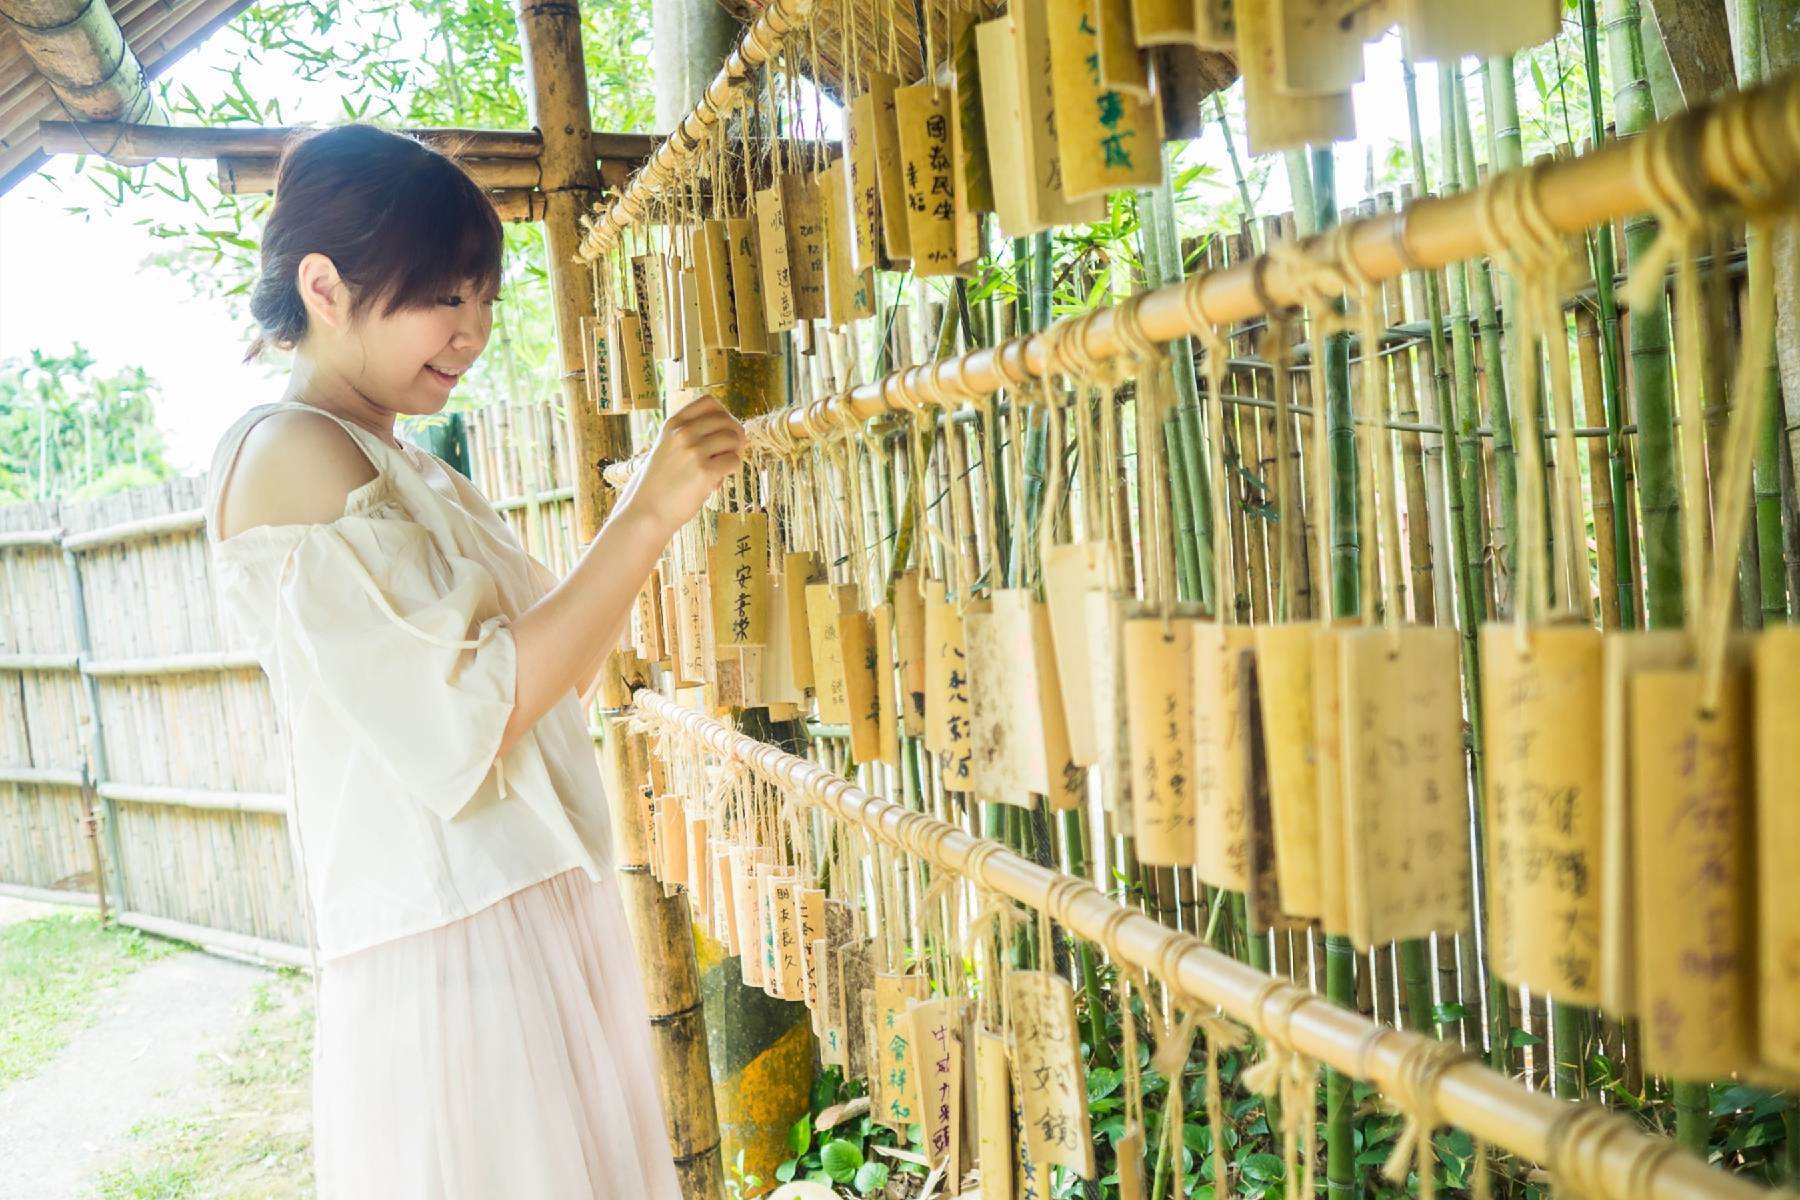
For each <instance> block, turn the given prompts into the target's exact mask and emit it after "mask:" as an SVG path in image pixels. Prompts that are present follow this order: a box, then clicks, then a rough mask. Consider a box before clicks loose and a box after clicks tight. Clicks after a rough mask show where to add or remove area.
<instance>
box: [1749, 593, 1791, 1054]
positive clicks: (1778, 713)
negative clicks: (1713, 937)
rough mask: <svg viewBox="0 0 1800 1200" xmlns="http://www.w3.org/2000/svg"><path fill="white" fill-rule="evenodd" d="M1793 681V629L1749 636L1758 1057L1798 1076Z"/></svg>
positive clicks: (1787, 628)
mask: <svg viewBox="0 0 1800 1200" xmlns="http://www.w3.org/2000/svg"><path fill="white" fill-rule="evenodd" d="M1795 679H1800V629H1797V628H1795V627H1793V626H1784V627H1782V628H1779V629H1774V628H1771V629H1767V630H1764V631H1763V633H1762V635H1761V636H1760V637H1758V638H1757V639H1756V702H1755V704H1754V705H1753V706H1752V710H1753V711H1754V712H1755V714H1756V853H1757V858H1756V881H1757V907H1756V913H1757V917H1756V920H1757V940H1758V943H1759V951H1758V957H1757V982H1758V985H1759V988H1760V991H1761V996H1762V1003H1761V1004H1760V1005H1759V1011H1760V1013H1761V1014H1762V1016H1761V1029H1760V1031H1759V1036H1758V1041H1759V1043H1760V1045H1761V1047H1762V1060H1763V1061H1764V1062H1766V1063H1768V1064H1769V1065H1770V1066H1773V1067H1777V1068H1780V1069H1782V1070H1785V1071H1800V805H1796V804H1795V803H1794V785H1795V781H1796V780H1800V728H1796V717H1797V716H1800V714H1797V713H1796V710H1795V708H1794V705H1793V704H1792V702H1791V692H1790V690H1789V689H1791V688H1792V687H1793V681H1794V680H1795Z"/></svg>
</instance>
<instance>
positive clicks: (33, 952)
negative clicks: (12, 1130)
mask: <svg viewBox="0 0 1800 1200" xmlns="http://www.w3.org/2000/svg"><path fill="white" fill-rule="evenodd" d="M184 949H185V947H183V946H181V945H179V944H176V943H170V942H165V941H162V940H160V939H158V938H153V937H147V936H145V935H144V934H142V933H139V932H138V931H137V930H135V929H128V928H125V927H123V926H117V925H115V926H113V927H111V928H102V927H101V925H100V919H99V917H98V915H97V914H94V913H56V914H53V915H51V916H47V917H40V918H37V919H35V920H30V921H19V922H16V923H14V924H11V925H7V926H4V927H0V1012H3V1013H5V1014H6V1020H5V1021H4V1022H0V1088H4V1087H7V1086H8V1085H10V1084H12V1083H15V1082H17V1081H18V1080H20V1079H23V1078H25V1077H26V1076H27V1075H31V1074H33V1073H35V1072H36V1071H38V1070H40V1069H41V1068H42V1067H43V1066H44V1065H45V1064H46V1063H48V1062H49V1061H50V1060H51V1059H53V1058H55V1057H56V1055H57V1053H58V1052H59V1051H60V1050H61V1049H62V1048H63V1047H64V1046H65V1045H67V1044H68V1042H69V1039H70V1038H71V1037H73V1036H74V1035H75V1034H76V1033H77V1032H79V1031H80V1030H82V1029H85V1028H87V1027H88V1026H89V1025H92V1024H93V1023H94V1021H95V1019H96V1017H97V1015H98V1012H99V1006H98V1005H97V1004H96V1003H95V998H96V996H97V995H99V994H100V993H101V992H102V991H103V990H104V989H106V988H109V987H112V986H114V985H116V984H118V983H119V982H121V981H122V980H124V979H125V978H126V977H127V976H129V975H130V974H131V973H132V972H134V971H136V970H137V969H138V968H139V967H141V966H143V965H144V964H145V963H148V962H154V961H155V960H156V959H159V958H165V957H167V956H168V955H171V954H179V953H182V952H183V950H184Z"/></svg>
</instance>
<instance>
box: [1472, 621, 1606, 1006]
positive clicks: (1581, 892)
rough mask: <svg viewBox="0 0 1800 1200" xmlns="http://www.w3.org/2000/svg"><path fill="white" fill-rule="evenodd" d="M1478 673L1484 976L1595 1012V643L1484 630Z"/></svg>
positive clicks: (1587, 636)
mask: <svg viewBox="0 0 1800 1200" xmlns="http://www.w3.org/2000/svg"><path fill="white" fill-rule="evenodd" d="M1521 639H1524V640H1523V642H1522V641H1521ZM1481 663H1482V671H1481V689H1482V705H1481V708H1482V718H1483V722H1484V724H1485V726H1486V730H1485V735H1484V737H1483V739H1482V744H1483V745H1484V746H1485V747H1486V751H1487V796H1486V803H1485V804H1484V805H1483V810H1484V818H1485V825H1486V832H1487V841H1486V846H1487V884H1488V887H1487V902H1488V958H1489V962H1490V969H1491V970H1493V971H1495V972H1496V973H1498V974H1499V976H1500V977H1501V978H1502V979H1504V980H1506V981H1507V982H1509V983H1513V984H1523V985H1524V986H1526V987H1529V988H1530V989H1531V990H1532V992H1533V993H1534V994H1544V993H1548V994H1550V995H1553V996H1555V997H1556V998H1557V999H1558V1000H1560V1001H1563V1002H1564V1003H1568V1004H1579V1005H1591V1004H1595V1003H1598V1001H1599V999H1600V882H1599V874H1600V830H1601V825H1600V808H1601V775H1602V765H1603V761H1604V756H1603V754H1602V752H1601V746H1602V744H1603V739H1602V729H1603V727H1604V720H1603V711H1602V705H1601V694H1602V692H1603V690H1604V689H1603V688H1602V686H1601V679H1602V676H1603V671H1602V663H1601V636H1600V631H1599V630H1597V629H1591V628H1588V627H1585V626H1582V627H1571V628H1539V629H1531V630H1528V631H1525V632H1524V633H1521V631H1520V630H1519V629H1518V628H1517V627H1516V626H1513V625H1498V624H1496V625H1490V626H1488V627H1487V628H1486V629H1484V630H1483V631H1482V635H1481Z"/></svg>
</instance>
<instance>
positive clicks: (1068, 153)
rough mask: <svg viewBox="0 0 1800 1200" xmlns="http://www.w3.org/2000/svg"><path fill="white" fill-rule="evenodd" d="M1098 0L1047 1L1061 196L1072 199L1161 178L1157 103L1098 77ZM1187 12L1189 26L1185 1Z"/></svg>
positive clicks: (1147, 184) (1188, 6)
mask: <svg viewBox="0 0 1800 1200" xmlns="http://www.w3.org/2000/svg"><path fill="white" fill-rule="evenodd" d="M1095 3H1096V0H1048V9H1049V30H1050V62H1051V80H1052V85H1053V86H1052V90H1053V94H1054V95H1055V98H1056V146H1057V157H1058V159H1059V160H1060V161H1061V163H1062V194H1063V198H1064V199H1066V200H1069V201H1070V202H1075V201H1080V200H1085V199H1087V198H1088V197H1090V196H1100V197H1104V196H1106V195H1107V194H1108V193H1110V192H1114V191H1117V190H1119V189H1121V188H1145V187H1152V186H1154V185H1156V184H1158V183H1160V182H1161V181H1162V176H1163V172H1162V108H1161V106H1160V105H1158V104H1157V103H1156V102H1154V101H1152V100H1149V99H1147V98H1143V97H1138V96H1133V95H1129V94H1127V93H1125V92H1120V91H1116V90H1114V89H1113V88H1110V87H1108V86H1107V85H1106V84H1105V83H1103V82H1102V81H1101V79H1100V42H1099V37H1098V32H1097V30H1096V28H1095V25H1094V6H1095ZM1177 7H1179V8H1181V9H1183V10H1185V12H1186V13H1187V16H1188V20H1189V21H1190V23H1191V22H1192V20H1193V13H1194V8H1193V5H1192V4H1191V3H1182V4H1179V5H1177Z"/></svg>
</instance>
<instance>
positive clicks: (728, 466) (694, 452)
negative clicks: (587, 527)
mask: <svg viewBox="0 0 1800 1200" xmlns="http://www.w3.org/2000/svg"><path fill="white" fill-rule="evenodd" d="M744 446H745V439H744V429H743V426H741V425H739V424H738V422H737V421H736V420H735V419H734V418H733V417H732V416H731V414H730V413H728V412H726V411H725V408H724V406H723V405H721V404H720V403H719V402H718V401H717V400H714V399H712V398H711V397H702V398H701V399H699V400H696V401H694V402H693V403H691V404H689V405H687V406H686V407H685V408H683V409H681V410H680V411H679V412H677V413H676V414H675V415H674V416H672V417H670V418H669V419H668V420H667V421H666V422H664V424H663V427H662V432H661V433H660V434H658V436H657V439H656V445H655V446H654V447H653V448H652V449H651V451H650V457H649V459H648V460H647V461H646V462H645V464H644V466H643V468H642V469H641V470H640V471H639V473H638V476H637V478H636V480H634V483H635V484H636V486H634V487H632V488H630V489H628V492H627V494H626V495H625V496H623V497H621V500H620V503H619V504H618V506H617V507H615V508H614V510H613V515H612V518H611V519H610V520H608V521H607V523H606V527H605V528H603V529H602V530H601V531H600V533H599V536H597V537H595V538H594V541H593V544H592V545H590V546H589V547H588V548H587V551H586V552H585V553H584V554H583V555H582V556H581V558H580V560H579V561H578V562H577V563H576V564H575V569H574V570H573V571H570V572H569V574H568V575H567V576H566V577H565V578H564V579H563V580H562V582H561V583H559V584H557V585H556V587H554V588H552V589H551V590H550V591H549V592H548V593H546V594H545V595H544V597H543V598H542V599H541V600H539V601H538V602H537V603H536V604H534V605H532V606H531V608H529V609H527V610H526V611H525V612H524V613H521V614H520V615H519V617H518V618H517V619H516V620H514V621H513V622H512V624H511V630H512V636H513V641H514V645H515V647H516V651H517V654H516V658H517V671H518V681H517V685H516V688H515V691H514V698H513V712H512V717H511V718H510V719H509V720H508V721H507V723H506V730H505V732H504V733H503V734H502V736H501V739H500V751H499V752H500V754H502V755H504V754H505V753H506V752H507V751H508V750H510V749H512V747H513V746H514V745H515V744H516V743H517V742H518V740H519V739H520V738H521V737H523V736H524V735H525V731H526V730H528V729H530V728H531V727H532V726H533V725H534V724H536V723H537V721H538V719H539V718H540V717H542V716H543V715H544V714H545V713H546V712H548V711H549V710H550V709H551V708H552V707H554V706H555V704H556V703H557V702H558V701H560V700H561V699H562V698H563V697H564V696H565V695H567V694H568V693H569V692H571V691H574V690H577V689H581V688H586V689H588V691H589V693H590V694H591V691H592V687H593V684H594V682H595V680H596V679H597V677H598V675H599V672H600V669H601V667H602V666H603V665H604V660H605V656H606V652H607V651H608V650H609V649H611V647H612V646H614V645H616V644H617V642H618V639H619V635H620V633H621V631H622V630H623V629H624V627H625V622H626V621H627V620H628V619H629V618H630V613H631V608H632V605H633V604H634V603H635V602H636V600H637V594H638V592H639V590H640V589H641V588H642V587H643V586H644V581H645V580H646V579H647V578H649V575H650V571H651V569H652V568H653V567H654V566H655V565H656V560H657V558H658V557H659V556H660V555H661V554H662V551H663V547H665V546H667V545H668V544H669V539H670V538H672V537H674V536H675V532H676V531H677V530H678V529H680V528H681V527H682V526H683V525H685V524H687V522H688V520H689V519H690V518H692V517H693V515H694V514H695V513H696V512H698V511H699V510H700V506H701V505H702V504H704V503H705V502H706V498H707V497H708V496H709V495H711V494H712V492H713V489H715V488H716V487H718V485H719V481H720V480H722V479H723V478H724V477H725V476H726V475H728V474H730V473H731V472H732V471H734V470H736V469H737V467H738V465H739V464H740V463H741V462H742V461H743V453H744Z"/></svg>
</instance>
